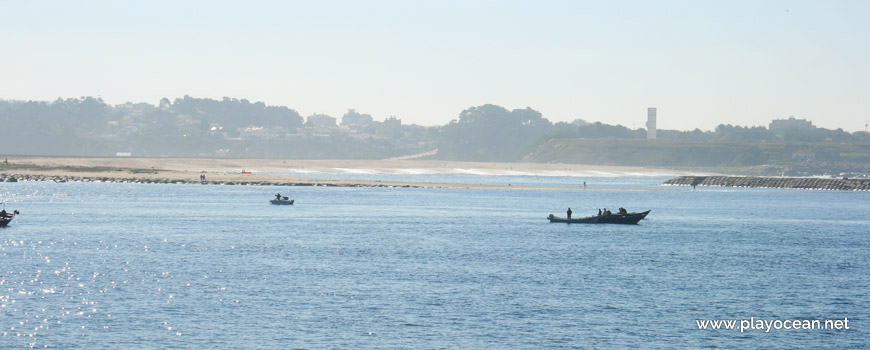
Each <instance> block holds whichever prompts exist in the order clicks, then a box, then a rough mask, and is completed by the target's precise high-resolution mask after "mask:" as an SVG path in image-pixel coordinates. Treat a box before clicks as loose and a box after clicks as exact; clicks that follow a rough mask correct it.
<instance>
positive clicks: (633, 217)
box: [547, 210, 650, 225]
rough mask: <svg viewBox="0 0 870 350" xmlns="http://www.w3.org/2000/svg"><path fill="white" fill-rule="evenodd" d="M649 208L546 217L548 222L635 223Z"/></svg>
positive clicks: (641, 218) (647, 212) (644, 215)
mask: <svg viewBox="0 0 870 350" xmlns="http://www.w3.org/2000/svg"><path fill="white" fill-rule="evenodd" d="M649 212H650V211H649V210H647V211H642V212H639V213H616V214H612V213H611V214H609V215H592V216H587V217H583V218H571V219H568V218H561V217H558V216H555V215H553V214H550V215H549V216H547V219H549V220H550V222H563V223H566V224H624V225H636V224H637V223H638V221H641V220H643V218H645V217H646V215H647V214H649Z"/></svg>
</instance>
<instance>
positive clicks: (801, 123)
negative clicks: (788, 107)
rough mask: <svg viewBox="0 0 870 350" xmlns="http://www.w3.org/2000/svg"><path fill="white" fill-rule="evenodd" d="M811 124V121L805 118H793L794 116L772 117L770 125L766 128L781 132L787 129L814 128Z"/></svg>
mask: <svg viewBox="0 0 870 350" xmlns="http://www.w3.org/2000/svg"><path fill="white" fill-rule="evenodd" d="M815 128H816V127H815V126H813V122H811V121H809V120H806V119H795V117H788V119H774V120H773V121H771V122H770V127H769V128H768V129H769V130H770V131H771V132H774V133H777V134H782V133H785V132H786V131H788V130H808V129H815Z"/></svg>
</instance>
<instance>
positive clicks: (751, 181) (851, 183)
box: [662, 176, 870, 191]
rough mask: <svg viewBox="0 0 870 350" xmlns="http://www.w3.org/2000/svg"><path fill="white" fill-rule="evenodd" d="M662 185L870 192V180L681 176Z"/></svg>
mask: <svg viewBox="0 0 870 350" xmlns="http://www.w3.org/2000/svg"><path fill="white" fill-rule="evenodd" d="M662 185H669V186H718V187H755V188H797V189H807V190H837V191H870V180H858V179H820V178H804V177H757V176H749V177H747V176H680V177H675V178H673V179H670V180H668V181H665V182H663V183H662Z"/></svg>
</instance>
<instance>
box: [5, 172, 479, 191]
mask: <svg viewBox="0 0 870 350" xmlns="http://www.w3.org/2000/svg"><path fill="white" fill-rule="evenodd" d="M19 181H48V182H105V183H136V184H180V185H199V184H202V185H231V186H232V185H238V186H330V187H405V188H432V187H454V186H452V185H453V184H435V183H433V184H428V183H425V184H424V183H401V182H381V181H354V182H350V181H333V180H324V181H316V180H313V179H310V180H304V181H292V180H286V181H274V180H271V181H270V180H257V179H255V178H252V179H251V180H205V181H202V180H195V179H179V178H169V177H153V178H142V177H128V176H121V177H118V176H111V177H110V176H70V175H43V174H3V173H0V182H19ZM462 187H467V185H462Z"/></svg>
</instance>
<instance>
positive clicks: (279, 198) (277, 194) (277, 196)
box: [275, 193, 281, 201]
mask: <svg viewBox="0 0 870 350" xmlns="http://www.w3.org/2000/svg"><path fill="white" fill-rule="evenodd" d="M275 199H277V200H279V201H280V200H281V194H280V193H276V194H275Z"/></svg>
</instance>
